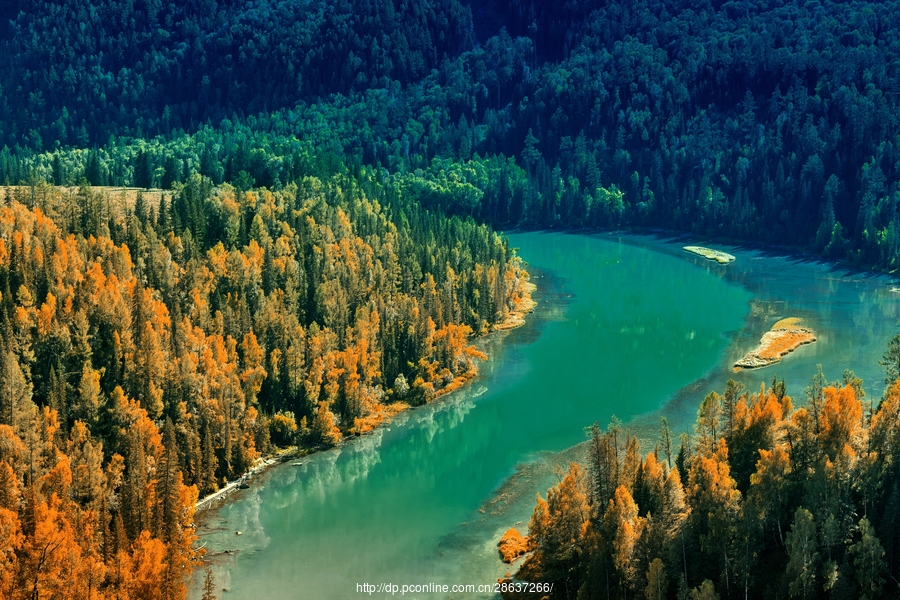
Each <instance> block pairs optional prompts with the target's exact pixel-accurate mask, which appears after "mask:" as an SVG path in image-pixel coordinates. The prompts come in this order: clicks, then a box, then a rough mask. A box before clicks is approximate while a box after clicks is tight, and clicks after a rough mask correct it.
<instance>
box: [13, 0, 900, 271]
mask: <svg viewBox="0 0 900 600" xmlns="http://www.w3.org/2000/svg"><path fill="white" fill-rule="evenodd" d="M18 8H19V9H20V10H19V12H15V11H14V10H13V9H12V8H10V7H7V9H6V14H7V15H9V16H10V17H11V20H10V21H9V22H8V26H7V27H5V29H4V31H3V36H2V38H0V48H2V50H3V52H4V54H5V55H7V56H9V57H11V60H9V61H5V62H4V65H2V66H0V90H2V91H0V124H2V125H0V144H3V145H5V146H6V148H5V149H3V150H2V151H0V182H2V181H3V180H6V181H8V182H9V183H12V184H16V183H19V182H29V181H31V180H32V179H36V178H43V179H47V180H52V181H53V182H55V183H58V184H60V183H69V184H77V183H78V181H79V180H80V178H81V177H86V178H87V180H88V181H89V182H91V183H93V184H95V185H101V184H103V183H111V184H114V185H126V184H127V185H132V184H133V185H138V186H145V185H162V186H163V187H166V188H168V187H169V186H171V184H172V183H173V182H175V181H180V182H185V181H186V180H187V179H188V178H189V177H190V175H191V173H193V172H200V173H201V174H204V175H207V176H209V177H211V178H212V179H213V180H214V181H216V182H217V183H218V182H220V181H230V182H232V183H234V182H235V180H236V178H237V177H238V175H239V173H240V172H241V171H244V172H246V173H248V174H249V175H251V176H252V177H253V179H254V181H256V182H257V183H259V184H260V185H267V186H270V187H271V186H275V187H279V186H283V185H286V184H287V183H289V182H290V181H291V180H293V178H294V177H296V175H297V172H296V170H294V169H292V165H291V161H290V160H289V157H290V155H291V152H290V151H289V150H287V149H286V148H284V147H283V145H282V146H280V147H275V146H273V144H272V139H274V138H279V137H285V138H287V139H295V138H298V139H303V140H315V141H316V142H317V143H322V144H324V146H322V147H325V148H328V149H329V151H333V152H335V153H337V154H338V155H341V156H345V157H346V158H347V159H348V160H350V159H351V158H352V160H355V161H358V162H360V163H361V164H366V165H370V166H376V167H382V168H386V169H388V170H389V171H390V172H392V173H416V172H418V171H423V172H426V173H429V172H432V171H439V172H440V171H445V170H447V168H448V167H449V166H451V165H452V166H453V167H454V168H456V169H457V170H458V171H462V173H460V176H461V177H463V178H464V179H465V181H466V182H468V183H471V184H472V185H474V186H476V187H478V189H479V190H480V191H481V192H482V193H483V195H482V197H481V198H480V199H478V200H477V201H473V202H471V203H469V204H465V205H463V206H456V207H454V206H451V207H448V210H451V211H454V212H458V213H460V214H471V215H472V216H474V217H476V218H478V219H481V220H484V221H486V222H490V223H492V224H494V225H501V226H504V227H508V226H526V227H548V226H549V227H582V226H589V227H606V226H619V225H649V226H657V225H664V226H666V227H675V228H679V229H683V230H690V231H694V232H696V233H704V234H710V235H720V236H727V237H729V238H731V239H742V240H761V241H766V242H774V243H779V244H790V245H793V246H800V247H804V248H806V249H809V250H813V251H816V252H822V253H824V254H825V255H826V256H828V257H832V258H847V259H851V260H854V261H858V262H860V263H861V264H865V265H874V266H879V267H883V268H888V269H893V268H896V267H897V266H898V262H897V261H898V253H900V233H898V224H897V223H898V218H900V217H898V213H897V210H898V209H897V195H898V193H900V188H898V181H900V175H898V172H897V168H896V164H897V160H896V156H895V154H896V150H895V146H896V145H897V139H898V138H897V136H898V133H900V126H898V122H897V119H896V114H898V106H897V102H898V99H897V90H898V89H900V69H898V65H900V43H898V42H897V40H896V36H891V35H888V33H887V32H889V31H890V29H891V24H892V23H894V22H895V21H896V20H897V19H898V18H900V3H897V2H885V3H879V4H878V5H877V8H876V7H875V5H870V3H867V2H849V3H839V2H831V1H822V2H818V1H817V2H805V3H801V2H789V3H768V4H767V3H748V2H724V3H723V2H705V3H700V4H697V3H696V2H685V1H677V2H666V3H662V2H638V3H634V2H624V1H617V0H616V1H612V2H606V3H600V2H594V1H587V2H579V3H575V2H571V3H566V4H564V5H562V6H557V4H556V3H550V2H543V1H540V0H508V1H503V0H484V1H482V2H470V3H469V4H468V5H463V4H460V3H459V2H457V1H453V0H445V1H442V2H437V3H428V4H424V3H420V2H416V1H404V2H399V1H390V2H372V3H364V4H362V5H360V4H359V3H353V4H352V5H351V4H350V3H346V2H344V3H333V2H329V3H320V2H312V3H308V4H305V5H304V6H303V8H302V9H300V8H298V6H297V5H296V4H295V3H291V2H278V1H275V0H265V1H261V2H254V3H238V2H224V1H220V2H216V1H215V0H206V1H204V2H199V1H197V2H185V3H178V4H167V3H165V2H158V1H156V0H153V1H150V0H147V1H144V0H141V1H138V2H123V1H120V0H103V1H102V2H96V3H91V4H90V5H85V4H84V3H76V2H73V1H71V0H55V1H52V2H51V1H45V2H33V3H27V4H26V3H18ZM473 14H475V15H477V17H476V18H475V22H473V16H472V15H473ZM476 35H477V36H478V37H477V38H476ZM243 129H246V130H248V131H250V132H252V135H251V136H249V137H248V138H245V139H243V140H241V142H240V143H239V144H237V143H235V141H236V140H235V132H236V131H241V130H243ZM200 130H203V132H205V133H204V135H203V142H202V143H201V144H196V145H194V146H193V147H192V148H191V150H190V153H189V154H192V155H195V158H194V159H192V160H186V158H187V157H186V156H184V155H178V156H177V158H176V157H173V156H171V155H170V153H168V152H162V153H159V152H150V153H149V154H148V153H147V152H146V151H144V150H143V148H142V144H143V143H151V145H155V146H159V145H166V144H167V143H171V142H172V141H173V140H177V139H179V138H181V137H182V136H183V135H184V134H188V135H194V134H196V133H198V131H200ZM157 136H161V137H158V138H157ZM151 139H152V140H153V141H152V142H150V141H149V140H151ZM194 139H195V140H196V138H194ZM142 140H146V142H144V141H142ZM76 149H77V150H76ZM446 161H450V163H447V162H446ZM41 165H48V168H42V167H41ZM53 165H55V168H53ZM485 169H487V170H488V171H490V172H491V176H490V177H489V178H486V179H487V180H485V178H483V177H481V176H480V175H479V173H480V172H481V171H484V170H485ZM470 171H473V172H474V174H470V173H469V172H470ZM610 190H616V191H617V193H615V194H612V195H610V193H609V192H610ZM618 191H620V192H621V194H622V195H621V196H619V195H618Z"/></svg>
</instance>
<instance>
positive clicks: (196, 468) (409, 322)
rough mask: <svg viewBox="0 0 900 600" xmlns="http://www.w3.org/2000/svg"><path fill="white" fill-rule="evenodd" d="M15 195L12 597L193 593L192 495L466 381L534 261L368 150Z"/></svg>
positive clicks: (2, 260) (7, 561) (8, 254)
mask: <svg viewBox="0 0 900 600" xmlns="http://www.w3.org/2000/svg"><path fill="white" fill-rule="evenodd" d="M2 193H3V198H4V199H3V201H2V203H0V597H3V598H10V599H14V598H38V597H39V598H56V597H59V598H62V597H66V598H107V597H108V598H147V599H150V598H154V599H156V598H181V597H184V594H185V587H184V585H185V577H186V575H187V574H189V573H190V570H191V567H192V565H193V564H194V563H195V562H196V559H197V558H198V557H199V556H200V554H199V553H198V552H197V550H196V548H195V547H194V546H193V541H194V539H195V537H194V530H193V528H194V525H193V522H192V515H193V512H194V503H195V502H196V501H197V498H198V494H200V495H203V494H207V493H210V492H213V491H215V490H216V489H217V488H219V487H220V486H221V485H222V484H223V483H224V482H226V481H229V480H233V479H235V478H236V477H238V476H239V475H241V474H242V473H243V472H244V471H245V470H246V469H247V468H248V467H249V466H251V465H252V464H253V463H254V462H255V460H256V459H257V457H259V456H260V455H261V454H262V453H266V452H268V451H269V450H270V449H271V448H272V447H273V445H279V446H285V445H288V444H296V443H304V444H307V445H326V446H327V445H333V444H335V443H338V442H339V441H340V440H341V438H342V437H343V436H346V435H352V434H359V433H361V432H364V431H367V430H369V429H371V428H372V427H373V426H375V425H377V424H378V422H379V421H380V420H382V419H383V418H384V416H385V415H386V414H388V413H389V412H390V411H392V410H393V411H396V410H397V409H398V406H397V405H396V403H402V404H403V405H416V404H420V403H422V402H425V401H426V400H428V399H430V398H432V397H434V396H435V395H437V394H440V393H441V392H442V391H443V390H446V389H452V388H453V387H455V386H458V385H459V383H460V382H461V381H463V380H464V379H465V378H466V377H469V376H471V374H472V373H473V372H474V369H475V364H474V361H475V360H476V359H477V358H483V357H484V355H483V354H482V353H481V352H480V351H478V350H476V349H475V348H474V347H473V346H471V345H470V339H469V338H470V337H471V335H472V333H473V332H484V331H487V330H489V328H490V327H491V326H492V325H493V324H496V323H498V322H500V321H503V320H504V319H505V317H506V316H507V315H508V314H509V312H510V309H511V308H515V306H516V304H517V302H519V301H520V300H521V294H522V292H523V290H524V285H525V279H526V278H527V274H526V273H525V272H524V271H522V270H521V268H520V264H519V260H518V258H517V257H515V256H513V255H512V254H511V253H510V251H509V249H508V247H507V246H506V243H505V241H504V240H503V239H502V238H501V237H499V236H498V235H496V234H495V233H493V232H491V231H490V230H489V229H488V228H487V227H485V226H479V225H476V224H475V223H474V222H472V221H471V220H468V221H462V220H460V219H458V218H452V219H447V218H442V217H439V216H437V215H435V214H433V213H431V212H428V211H427V210H424V209H421V208H419V207H418V206H417V205H415V204H410V203H408V202H405V201H404V200H403V199H402V195H401V194H399V193H398V191H397V189H396V188H392V187H389V186H385V185H382V184H380V183H378V182H377V181H376V179H375V178H374V177H373V174H372V173H371V172H370V171H369V170H368V169H362V170H360V171H359V172H358V173H357V174H356V175H355V176H354V175H350V174H349V173H347V172H346V171H341V172H337V173H334V174H332V175H330V176H323V178H322V179H320V178H316V177H305V178H303V179H301V180H298V181H297V182H296V183H291V184H289V185H287V186H284V187H283V188H282V189H280V190H278V191H275V192H273V191H269V190H266V189H253V190H244V191H241V190H238V189H235V188H234V187H232V186H230V185H227V184H225V185H222V186H219V187H215V186H213V185H212V184H211V182H210V181H209V180H208V179H204V178H202V177H201V176H200V175H194V176H192V177H191V178H190V179H189V180H188V182H187V183H186V184H184V185H181V184H177V185H176V186H175V190H174V191H173V192H172V193H170V194H165V195H162V196H161V197H159V196H157V197H156V200H155V201H153V200H152V199H151V200H148V199H146V198H145V197H144V196H143V194H138V195H137V197H136V198H135V199H134V201H133V202H130V201H129V200H128V198H127V197H125V196H123V195H118V196H117V195H116V193H115V192H106V193H104V192H103V191H101V190H97V189H94V188H91V187H86V186H85V187H81V188H74V189H62V188H54V187H50V186H39V187H38V188H35V189H32V188H27V187H26V188H18V189H6V190H3V192H2Z"/></svg>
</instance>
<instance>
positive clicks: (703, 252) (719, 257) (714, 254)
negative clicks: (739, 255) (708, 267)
mask: <svg viewBox="0 0 900 600" xmlns="http://www.w3.org/2000/svg"><path fill="white" fill-rule="evenodd" d="M684 249H685V251H687V252H692V253H693V254H699V255H700V256H702V257H703V258H706V259H709V260H714V261H716V262H717V263H719V264H720V265H727V264H728V263H730V262H734V256H732V255H731V254H728V253H727V252H722V251H721V250H713V249H711V248H704V247H703V246H685V247H684Z"/></svg>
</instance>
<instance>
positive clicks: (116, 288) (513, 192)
mask: <svg viewBox="0 0 900 600" xmlns="http://www.w3.org/2000/svg"><path fill="white" fill-rule="evenodd" d="M898 20H900V2H895V1H887V2H882V3H879V4H877V5H875V4H871V3H867V2H859V1H853V2H844V3H838V2H832V1H816V0H814V1H810V2H786V3H783V2H756V3H750V2H743V1H733V2H720V1H718V0H717V1H711V0H707V1H701V2H688V1H686V0H673V1H671V2H666V3H663V2H660V1H654V0H650V1H639V2H634V1H628V2H626V1H624V0H610V1H608V2H599V1H597V0H584V1H582V2H575V1H571V2H566V3H554V2H547V1H544V0H470V1H462V0H436V1H434V2H423V1H420V0H361V1H353V2H351V1H349V0H338V1H325V0H309V1H308V2H304V3H299V2H290V1H287V0H257V1H255V2H235V1H232V0H188V1H185V2H179V3H172V2H166V1H163V0H95V1H92V2H75V1H73V0H34V1H31V2H25V1H23V0H0V53H2V55H3V56H4V57H6V59H5V60H3V61H0V186H2V187H0V597H3V598H7V597H8V598H62V597H66V598H103V597H109V598H135V599H137V598H182V597H184V596H185V593H186V591H185V582H186V577H187V575H188V573H190V571H191V568H192V567H193V566H194V565H195V564H196V561H197V560H198V556H199V554H198V552H196V550H195V543H194V542H195V534H194V524H193V510H194V508H193V507H194V505H195V503H196V501H197V498H198V497H199V496H202V495H205V494H208V493H210V492H213V491H215V490H217V489H219V488H220V487H221V486H223V485H224V484H225V483H226V482H228V481H233V480H234V479H235V478H237V477H240V475H241V474H242V473H244V472H246V470H247V469H248V468H249V467H250V466H251V465H253V464H254V462H255V461H256V460H257V459H258V458H259V457H260V456H262V455H264V454H266V453H267V452H270V451H271V450H272V449H273V448H276V447H284V446H288V445H292V444H298V443H299V444H303V445H306V446H308V447H312V446H323V447H324V446H329V445H333V444H336V443H339V442H340V440H341V439H342V438H343V437H345V436H350V435H355V434H361V433H363V432H365V431H368V430H370V429H371V428H373V427H375V426H377V424H378V423H380V422H381V421H383V420H384V419H385V418H387V417H389V416H390V415H391V414H392V413H393V412H396V411H397V410H400V408H401V407H402V406H407V405H418V404H422V403H424V402H427V401H428V400H430V399H432V398H434V397H436V396H437V395H439V394H441V393H443V392H446V391H447V390H452V389H455V388H456V387H458V386H459V385H460V384H461V382H462V381H464V380H465V379H466V378H468V377H471V375H472V374H473V373H474V370H475V368H476V364H475V363H476V361H477V360H478V359H480V358H483V354H482V353H481V352H480V351H479V350H477V349H476V348H475V346H473V345H472V338H473V336H475V335H477V334H481V333H485V332H487V331H489V330H491V329H492V328H493V327H494V326H495V325H497V324H499V323H502V322H503V321H504V320H505V319H506V318H507V317H508V316H509V314H510V312H511V311H515V310H516V309H517V308H519V307H520V304H521V302H522V301H523V298H524V296H525V294H526V283H525V282H526V280H527V273H525V271H524V270H523V267H522V263H521V261H520V260H519V258H518V257H517V256H516V255H515V253H514V252H512V251H511V249H510V248H509V247H508V245H507V243H506V241H505V240H504V238H503V237H502V236H500V235H498V234H496V233H495V232H494V230H493V229H492V228H515V227H522V228H556V229H574V228H590V229H596V228H609V227H665V228H668V229H677V230H681V231H690V232H693V233H695V234H702V235H706V236H711V237H720V238H723V239H728V240H731V241H758V242H764V243H770V244H778V245H787V246H791V247H793V248H799V249H802V250H804V251H808V252H812V253H815V254H818V255H821V256H824V257H826V258H830V259H842V260H847V261H851V262H853V263H855V264H857V265H860V266H863V267H866V268H876V269H883V270H888V271H893V270H895V269H897V268H898V267H900V212H898V210H900V206H898V204H900V154H898V152H900V151H898V145H900V122H898V117H897V115H898V114H900V100H898V91H900V41H898V38H897V36H896V35H892V32H893V29H894V25H895V24H896V23H897V22H898ZM125 187H128V188H129V189H127V190H126V189H123V188H125ZM895 375H896V374H895ZM807 396H808V397H807V401H806V403H805V404H804V405H803V406H802V407H800V408H796V409H795V407H794V405H793V403H792V402H791V400H790V398H789V397H788V396H786V395H785V394H784V387H783V384H780V383H778V382H775V383H774V384H773V386H772V387H771V388H770V389H768V390H766V389H763V390H761V391H760V392H759V393H753V394H750V393H745V392H743V391H742V390H740V389H738V388H737V387H734V386H732V387H729V389H728V390H725V391H724V394H723V395H722V396H718V395H715V394H713V395H711V396H709V397H707V398H706V400H704V401H703V404H702V408H701V414H700V418H699V419H698V425H697V431H696V435H695V436H694V437H693V438H690V439H687V438H686V439H684V440H683V441H682V444H681V448H680V450H677V451H673V450H672V447H673V442H672V441H671V440H670V439H669V437H668V433H666V436H665V442H664V443H662V444H661V446H660V447H659V448H658V449H657V450H655V451H653V452H651V453H650V454H647V455H646V456H645V457H642V456H641V454H640V451H639V448H638V444H637V441H636V440H635V439H634V438H633V437H630V436H628V435H627V433H625V432H624V431H623V430H622V429H621V427H620V426H619V425H614V426H613V427H612V428H611V429H610V430H609V431H606V432H602V431H600V430H599V429H598V428H595V429H594V430H593V432H592V438H591V452H592V454H591V457H592V458H591V464H590V465H588V468H587V469H583V468H580V467H573V468H572V470H571V471H570V472H569V473H568V474H566V475H565V477H564V478H563V479H562V481H561V483H560V486H559V487H558V488H556V489H555V490H554V491H552V492H551V494H550V496H549V497H548V499H547V500H546V501H544V500H541V501H540V502H539V505H538V509H537V510H536V512H535V517H534V519H533V520H532V523H531V527H530V532H531V533H530V538H529V539H530V542H529V544H530V547H531V548H532V549H533V550H534V553H533V554H531V555H530V557H529V558H528V559H527V560H526V562H525V564H524V565H523V566H522V569H521V570H520V572H519V577H521V578H523V579H531V580H535V581H555V582H557V583H558V586H557V587H556V588H555V591H554V595H555V596H558V597H576V595H580V597H586V598H593V597H597V598H601V597H623V598H630V597H644V596H645V597H647V598H663V597H673V596H674V595H676V594H678V595H679V597H696V598H712V597H715V595H716V594H718V595H719V596H721V597H723V598H738V597H751V596H752V597H802V598H812V597H822V595H823V594H827V595H828V597H831V598H855V597H867V598H881V597H889V596H890V595H891V594H895V593H896V591H897V585H896V582H897V579H898V578H900V572H898V568H900V562H898V560H897V558H896V556H895V554H896V552H897V549H898V537H897V536H898V533H897V531H898V529H897V524H896V521H897V518H898V517H897V515H896V514H895V513H896V512H897V510H900V496H898V494H900V491H898V490H900V487H898V486H900V484H898V481H900V480H897V467H896V465H895V462H896V460H895V459H894V454H893V447H894V445H895V443H896V442H895V440H894V437H895V434H894V433H893V428H894V423H896V422H897V419H898V415H896V414H895V413H896V412H897V410H898V402H900V400H898V398H900V389H898V388H897V386H896V385H894V386H893V387H891V388H890V390H889V391H888V393H887V394H886V399H885V400H884V401H883V402H882V403H880V404H879V403H877V402H871V403H867V401H865V400H864V399H863V394H862V388H861V385H860V383H859V382H858V380H856V379H855V378H854V377H852V376H851V375H848V376H847V377H845V380H844V381H842V382H840V383H838V384H835V385H832V386H829V385H828V384H826V383H825V381H824V379H823V378H822V376H820V375H818V376H817V378H816V379H814V382H813V384H812V385H811V387H810V391H809V392H808V394H807ZM674 445H675V446H677V444H674ZM773 573H774V574H776V575H772V574H773ZM654 590H655V591H654ZM654 594H655V595H654Z"/></svg>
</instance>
